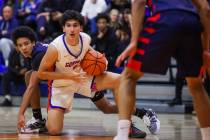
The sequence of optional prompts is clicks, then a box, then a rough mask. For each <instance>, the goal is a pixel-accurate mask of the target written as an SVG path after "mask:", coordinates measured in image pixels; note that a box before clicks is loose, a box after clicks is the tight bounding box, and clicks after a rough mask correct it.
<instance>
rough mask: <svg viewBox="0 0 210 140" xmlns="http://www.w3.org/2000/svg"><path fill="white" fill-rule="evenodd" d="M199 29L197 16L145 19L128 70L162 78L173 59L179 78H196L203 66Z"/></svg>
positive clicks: (173, 14) (182, 14)
mask: <svg viewBox="0 0 210 140" xmlns="http://www.w3.org/2000/svg"><path fill="white" fill-rule="evenodd" d="M201 32H202V26H201V23H200V21H199V17H198V16H197V15H196V14H193V13H190V12H186V11H178V10H172V11H164V12H161V13H156V14H155V15H153V16H151V17H149V18H147V20H146V21H145V23H144V27H143V30H142V32H141V35H140V37H139V39H138V46H137V51H136V54H135V55H134V57H133V58H131V59H130V60H129V61H128V64H127V67H128V68H132V69H134V70H136V71H141V72H145V73H154V74H165V73H166V72H167V69H168V66H169V64H170V58H171V57H175V58H176V60H177V63H178V66H179V69H180V74H181V76H184V77H197V76H198V75H199V73H200V69H201V66H202V51H203V49H202V44H201Z"/></svg>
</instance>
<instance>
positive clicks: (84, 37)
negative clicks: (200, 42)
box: [80, 32, 91, 42]
mask: <svg viewBox="0 0 210 140" xmlns="http://www.w3.org/2000/svg"><path fill="white" fill-rule="evenodd" d="M80 36H81V37H82V39H83V40H87V41H88V42H90V40H91V38H90V36H89V35H88V34H87V33H84V32H80Z"/></svg>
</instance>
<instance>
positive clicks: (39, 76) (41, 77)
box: [37, 70, 45, 80]
mask: <svg viewBox="0 0 210 140" xmlns="http://www.w3.org/2000/svg"><path fill="white" fill-rule="evenodd" d="M37 76H38V78H39V79H41V80H45V79H44V72H42V71H40V70H38V72H37Z"/></svg>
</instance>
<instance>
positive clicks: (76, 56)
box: [63, 34, 83, 58]
mask: <svg viewBox="0 0 210 140" xmlns="http://www.w3.org/2000/svg"><path fill="white" fill-rule="evenodd" d="M79 38H80V40H81V45H82V46H81V49H80V52H79V54H78V55H74V54H73V53H72V52H71V51H70V50H69V48H68V46H67V44H66V41H65V34H63V43H64V46H65V48H66V50H67V51H68V53H69V54H70V55H72V56H74V57H75V58H78V57H79V56H80V54H81V53H82V50H83V40H82V37H81V35H79Z"/></svg>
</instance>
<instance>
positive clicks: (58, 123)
mask: <svg viewBox="0 0 210 140" xmlns="http://www.w3.org/2000/svg"><path fill="white" fill-rule="evenodd" d="M63 120H64V111H63V110H60V109H50V110H49V111H48V116H47V123H46V127H47V130H48V132H49V134H50V135H60V133H61V131H62V129H63Z"/></svg>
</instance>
